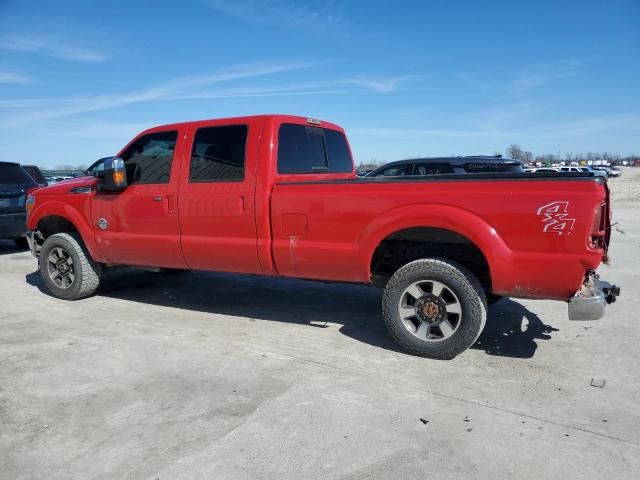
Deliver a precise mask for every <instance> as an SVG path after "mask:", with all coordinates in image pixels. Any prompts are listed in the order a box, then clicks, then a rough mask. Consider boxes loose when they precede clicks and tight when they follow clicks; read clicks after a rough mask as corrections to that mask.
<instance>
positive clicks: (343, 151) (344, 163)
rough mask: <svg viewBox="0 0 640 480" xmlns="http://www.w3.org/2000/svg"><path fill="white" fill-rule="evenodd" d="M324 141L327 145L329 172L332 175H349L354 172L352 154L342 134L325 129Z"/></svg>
mask: <svg viewBox="0 0 640 480" xmlns="http://www.w3.org/2000/svg"><path fill="white" fill-rule="evenodd" d="M324 140H325V142H326V144H327V154H328V157H329V171H330V172H331V173H349V172H351V171H352V170H353V165H352V161H351V153H350V152H349V147H348V145H347V139H346V138H345V137H344V134H343V133H342V132H337V131H335V130H328V129H325V131H324Z"/></svg>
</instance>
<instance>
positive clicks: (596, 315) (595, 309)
mask: <svg viewBox="0 0 640 480" xmlns="http://www.w3.org/2000/svg"><path fill="white" fill-rule="evenodd" d="M619 295H620V287H617V286H615V285H611V284H610V283H609V282H605V281H603V280H600V279H599V278H598V277H597V276H595V275H594V276H593V278H590V279H589V281H588V282H587V283H586V284H585V285H583V288H582V289H581V290H580V291H578V292H577V293H576V294H575V295H574V296H573V297H572V298H571V300H569V307H568V310H569V320H600V319H601V318H602V317H604V312H605V307H606V305H607V304H609V303H614V302H615V301H616V298H617V297H618V296H619Z"/></svg>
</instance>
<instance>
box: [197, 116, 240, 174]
mask: <svg viewBox="0 0 640 480" xmlns="http://www.w3.org/2000/svg"><path fill="white" fill-rule="evenodd" d="M246 145H247V126H246V125H228V126H223V127H207V128H201V129H199V130H198V131H197V132H196V136H195V139H194V141H193V149H192V151H191V163H190V166H189V182H191V183H197V182H241V181H242V180H244V163H245V151H246Z"/></svg>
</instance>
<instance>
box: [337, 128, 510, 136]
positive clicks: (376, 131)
mask: <svg viewBox="0 0 640 480" xmlns="http://www.w3.org/2000/svg"><path fill="white" fill-rule="evenodd" d="M348 133H349V134H351V135H362V136H367V137H384V138H393V139H403V138H405V139H407V138H412V139H415V138H423V137H452V138H485V137H508V136H509V135H511V133H510V132H506V131H500V130H482V129H479V130H473V129H443V128H432V129H430V128H424V129H420V128H352V129H349V130H348Z"/></svg>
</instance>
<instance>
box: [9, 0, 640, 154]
mask: <svg viewBox="0 0 640 480" xmlns="http://www.w3.org/2000/svg"><path fill="white" fill-rule="evenodd" d="M639 85H640V1H638V0H610V1H607V2H602V1H589V0H580V1H574V0H564V1H551V0H549V1H543V0H540V1H533V0H532V1H529V2H518V1H513V0H510V1H491V0H487V1H483V2H474V1H461V0H450V1H444V0H443V1H430V0H424V1H419V2H418V1H416V2H413V1H398V2H388V1H384V2H382V1H380V2H378V1H372V0H370V1H367V2H355V1H338V0H335V1H334V0H325V1H318V0H316V1H311V2H306V1H289V0H262V1H258V0H183V1H180V2H175V1H171V2H169V1H154V2H142V1H140V2H135V1H131V0H130V1H117V0H115V1H108V0H105V1H102V2H87V1H58V2H37V1H34V2H27V1H16V0H0V144H1V145H2V149H1V150H0V159H1V160H11V161H19V162H21V163H35V164H38V165H41V166H45V167H52V166H56V165H60V164H72V165H79V164H84V165H87V164H90V163H91V162H92V161H93V160H95V159H97V158H99V157H101V156H106V155H109V154H113V153H115V152H117V151H118V150H119V149H120V148H121V147H122V146H123V145H124V144H125V143H126V142H127V141H128V140H129V139H130V138H132V137H133V136H134V135H136V134H137V133H138V132H139V131H140V130H142V129H144V128H147V127H149V126H153V125H157V124H162V123H170V122H177V121H186V120H195V119H203V118H217V117H225V116H235V115H245V114H257V113H292V114H299V115H305V116H313V117H318V118H322V119H325V120H330V121H333V122H336V123H339V124H340V125H342V126H344V127H345V128H346V129H347V133H348V134H349V138H350V140H351V144H352V149H353V151H354V156H355V157H356V161H357V162H359V161H369V160H371V159H377V160H378V161H391V160H396V159H400V158H406V157H410V156H431V155H470V154H492V153H494V152H496V151H499V152H504V150H505V149H506V147H507V146H508V145H509V144H510V143H517V144H520V145H521V146H522V147H523V148H525V149H527V150H531V151H533V152H534V153H536V154H542V153H558V152H573V153H577V152H587V151H594V152H596V151H598V152H600V151H609V152H612V153H617V154H621V155H627V154H631V153H636V154H640V86H639Z"/></svg>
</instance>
